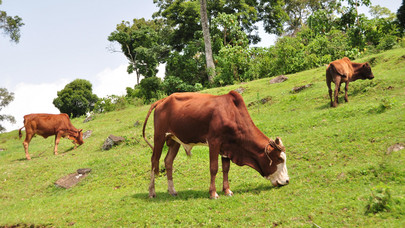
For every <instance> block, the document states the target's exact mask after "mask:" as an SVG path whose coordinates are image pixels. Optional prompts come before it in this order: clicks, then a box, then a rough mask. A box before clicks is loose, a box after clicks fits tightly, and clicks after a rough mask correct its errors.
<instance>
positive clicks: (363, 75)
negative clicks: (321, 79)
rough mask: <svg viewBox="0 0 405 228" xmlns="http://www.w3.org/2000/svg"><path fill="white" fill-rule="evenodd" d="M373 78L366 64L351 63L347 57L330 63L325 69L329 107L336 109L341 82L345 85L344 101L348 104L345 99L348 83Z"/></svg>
mask: <svg viewBox="0 0 405 228" xmlns="http://www.w3.org/2000/svg"><path fill="white" fill-rule="evenodd" d="M373 78H374V75H373V73H372V72H371V67H370V65H369V64H368V63H353V62H351V61H350V59H349V58H347V57H344V58H343V59H338V60H335V61H333V62H331V63H330V64H329V66H328V68H327V69H326V84H327V85H328V88H329V97H330V106H331V107H336V106H337V104H338V103H339V101H338V93H339V91H340V85H341V84H342V83H343V82H344V83H345V101H346V102H349V100H348V98H347V89H348V87H349V82H352V81H356V80H357V79H363V80H364V79H373ZM331 82H333V83H335V93H334V99H335V101H333V99H332V89H331Z"/></svg>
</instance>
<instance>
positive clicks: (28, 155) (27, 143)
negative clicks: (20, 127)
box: [23, 131, 34, 160]
mask: <svg viewBox="0 0 405 228" xmlns="http://www.w3.org/2000/svg"><path fill="white" fill-rule="evenodd" d="M33 136H34V135H32V134H30V133H28V132H27V131H26V132H25V140H24V142H23V146H24V150H25V157H26V158H27V160H31V157H30V154H29V153H28V146H29V144H30V142H31V139H32V137H33Z"/></svg>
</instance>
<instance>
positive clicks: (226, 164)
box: [222, 157, 233, 196]
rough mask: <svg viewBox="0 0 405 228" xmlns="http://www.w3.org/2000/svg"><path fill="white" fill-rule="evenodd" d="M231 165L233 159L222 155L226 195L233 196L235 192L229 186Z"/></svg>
mask: <svg viewBox="0 0 405 228" xmlns="http://www.w3.org/2000/svg"><path fill="white" fill-rule="evenodd" d="M230 167H231V160H230V159H229V158H225V157H222V172H223V174H224V181H223V188H222V190H223V191H224V194H225V195H226V196H233V192H232V191H231V189H230V188H229V181H228V173H229V168H230Z"/></svg>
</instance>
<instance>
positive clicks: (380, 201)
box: [365, 186, 393, 215]
mask: <svg viewBox="0 0 405 228" xmlns="http://www.w3.org/2000/svg"><path fill="white" fill-rule="evenodd" d="M392 204H393V200H392V198H391V192H390V189H389V188H388V187H385V186H378V187H376V188H373V190H372V192H371V196H370V197H369V198H368V204H367V205H366V212H365V214H366V215H367V214H377V213H379V212H384V211H390V210H391V207H392Z"/></svg>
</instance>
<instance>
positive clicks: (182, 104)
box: [142, 91, 289, 199]
mask: <svg viewBox="0 0 405 228" xmlns="http://www.w3.org/2000/svg"><path fill="white" fill-rule="evenodd" d="M153 109H155V113H154V131H155V133H154V146H152V145H151V144H150V143H149V142H148V140H147V139H146V137H145V126H146V123H147V121H148V118H149V116H150V114H151V112H152V111H153ZM142 134H143V137H144V139H145V141H146V142H147V143H148V144H149V146H150V147H151V148H152V150H153V154H152V158H151V163H152V169H151V182H150V185H149V197H150V198H153V197H155V196H156V192H155V175H158V174H159V159H160V156H161V154H162V149H163V145H164V143H165V142H166V144H167V146H168V147H169V150H168V153H167V155H166V158H165V168H166V172H167V180H168V190H169V193H170V194H171V195H173V196H175V195H177V192H176V190H175V189H174V185H173V176H172V172H173V160H174V158H175V157H176V155H177V152H178V150H179V147H180V145H182V146H183V147H184V149H185V150H186V153H187V154H188V155H190V151H191V148H192V147H193V146H195V145H205V146H208V147H209V159H210V174H211V184H210V188H209V194H210V198H212V199H216V198H218V197H219V196H218V194H217V192H216V188H215V176H216V174H217V172H218V156H219V155H221V160H222V169H223V191H224V193H225V195H228V196H231V195H233V193H232V191H231V190H230V189H229V182H228V172H229V168H230V161H232V162H234V163H235V164H237V165H239V166H243V165H247V166H250V167H252V168H253V169H255V170H257V171H258V172H259V173H260V174H261V175H262V176H263V177H265V178H267V179H269V180H270V181H271V183H272V184H273V185H274V186H279V185H280V186H281V185H286V184H288V183H289V177H288V173H287V166H286V159H287V157H286V154H285V147H284V146H283V143H282V142H281V139H280V138H276V140H272V139H269V138H268V137H266V136H265V135H264V134H263V133H262V132H261V131H260V130H259V129H258V128H257V127H256V126H255V125H254V123H253V121H252V119H251V118H250V116H249V113H248V110H247V108H246V105H245V102H244V101H243V98H242V96H241V95H240V94H238V93H237V92H235V91H231V92H229V93H228V94H225V95H222V96H214V95H209V94H199V93H174V94H172V95H170V96H168V97H166V98H164V99H161V100H158V101H156V102H155V103H154V104H152V105H151V107H150V109H149V112H148V114H147V116H146V119H145V123H144V125H143V131H142Z"/></svg>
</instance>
